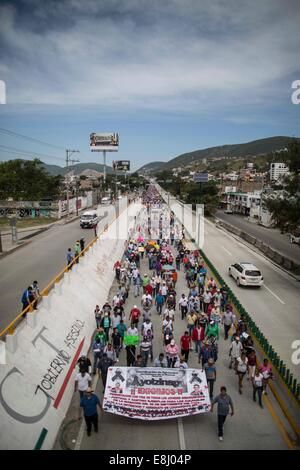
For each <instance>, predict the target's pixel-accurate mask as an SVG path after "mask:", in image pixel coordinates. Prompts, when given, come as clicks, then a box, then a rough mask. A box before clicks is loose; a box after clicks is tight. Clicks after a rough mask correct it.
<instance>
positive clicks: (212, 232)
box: [203, 220, 300, 380]
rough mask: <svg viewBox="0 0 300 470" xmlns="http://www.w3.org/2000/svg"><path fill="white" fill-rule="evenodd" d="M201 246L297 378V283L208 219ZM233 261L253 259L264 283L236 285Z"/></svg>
mask: <svg viewBox="0 0 300 470" xmlns="http://www.w3.org/2000/svg"><path fill="white" fill-rule="evenodd" d="M203 249H204V251H205V253H206V255H207V256H208V257H209V259H210V260H211V261H212V262H213V264H214V265H215V266H216V267H217V269H218V271H219V272H220V274H221V275H222V277H223V278H224V280H225V281H226V282H227V284H228V285H229V287H230V288H231V289H232V290H233V292H234V293H235V294H236V295H237V297H238V298H239V300H240V302H241V303H242V304H243V306H244V307H245V308H246V310H247V311H248V312H249V314H250V315H251V316H252V318H253V319H254V321H255V322H256V323H257V325H258V326H259V328H260V329H261V331H262V332H263V333H264V334H265V336H266V337H267V338H268V339H269V341H270V343H271V344H272V345H273V347H274V348H275V350H276V351H277V352H278V353H279V355H280V357H281V358H282V359H283V361H284V362H285V363H286V364H287V365H288V367H290V368H291V369H292V371H293V373H294V377H297V378H298V380H300V371H299V366H296V365H293V364H292V362H291V355H292V352H293V349H292V343H293V341H294V340H296V339H299V338H300V324H299V305H300V291H299V283H298V282H297V281H296V280H295V279H294V278H292V277H291V276H289V275H288V274H286V273H285V272H284V271H282V270H281V269H280V268H278V267H277V266H275V265H273V264H272V263H271V262H270V261H268V260H267V259H266V258H264V257H263V256H262V255H260V254H259V253H256V252H255V251H253V250H252V249H251V248H248V247H247V246H246V245H244V244H243V243H242V242H240V241H238V240H236V239H235V238H233V237H232V236H231V235H229V234H228V233H227V232H225V231H223V230H220V229H217V228H216V227H215V226H214V225H212V224H210V223H209V222H208V221H207V220H206V223H205V241H204V246H203ZM236 261H251V262H253V263H254V264H255V265H256V266H257V267H258V268H259V269H261V271H262V272H263V275H264V282H265V285H264V286H263V287H261V288H260V289H259V288H251V287H237V285H236V282H235V281H234V280H233V278H231V277H229V275H228V267H229V265H230V264H233V263H234V262H236Z"/></svg>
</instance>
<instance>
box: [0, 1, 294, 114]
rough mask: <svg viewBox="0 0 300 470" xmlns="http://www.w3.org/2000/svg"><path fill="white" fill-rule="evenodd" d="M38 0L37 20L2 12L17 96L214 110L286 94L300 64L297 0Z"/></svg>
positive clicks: (12, 93)
mask: <svg viewBox="0 0 300 470" xmlns="http://www.w3.org/2000/svg"><path fill="white" fill-rule="evenodd" d="M29 4H31V5H32V9H33V11H32V24H31V23H30V19H28V18H27V19H26V21H25V22H24V24H23V22H22V21H20V16H19V14H18V8H14V7H12V6H3V7H2V8H1V11H0V16H1V18H2V19H1V24H0V26H1V37H2V42H3V49H4V54H3V58H2V68H0V70H1V73H2V76H1V77H0V78H2V79H4V80H5V81H6V83H7V94H8V96H7V100H8V103H9V102H11V103H44V104H47V103H52V104H99V105H102V106H103V107H110V106H112V107H115V108H118V107H129V108H132V109H135V108H139V109H141V108H147V109H169V110H174V111H181V110H182V111H193V112H194V111H199V110H202V111H203V112H209V111H210V110H211V109H217V108H218V107H222V106H225V107H226V106H239V107H241V106H243V105H247V104H253V103H255V102H256V103H257V105H262V104H265V105H268V104H270V103H273V102H274V101H277V100H280V97H279V96H278V90H281V91H282V90H283V88H282V83H283V81H284V80H286V79H287V77H289V76H291V75H292V74H296V73H297V72H298V71H299V61H298V56H299V46H300V39H299V34H298V28H299V8H298V9H294V8H295V6H297V3H296V2H294V1H293V0H290V1H289V2H284V1H280V0H274V1H265V2H260V1H259V0H256V1H253V0H252V1H250V0H246V1H245V2H239V1H235V0H228V1H226V2H224V1H215V2H211V1H203V2H202V1H201V2H199V1H196V0H186V1H184V2H182V1H181V0H166V1H164V2H157V1H153V2H145V1H144V0H139V1H138V0H130V1H128V0H127V1H126V2H120V1H116V0H110V1H109V2H107V1H101V2H98V1H96V0H86V1H85V2H81V1H79V0H70V1H61V2H58V3H57V2H53V1H49V2H37V3H36V2H34V1H31V2H29ZM287 4H288V7H287ZM41 5H42V6H41ZM55 5H57V11H56V13H57V16H55V10H54V9H55ZM289 8H290V9H289ZM47 18H49V25H50V26H49V27H45V28H44V29H43V28H41V29H39V27H38V26H39V23H38V21H41V22H42V21H44V20H46V19H47ZM50 20H51V21H50ZM60 23H62V24H61V25H60ZM296 78H297V77H296Z"/></svg>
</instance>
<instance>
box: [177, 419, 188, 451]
mask: <svg viewBox="0 0 300 470" xmlns="http://www.w3.org/2000/svg"><path fill="white" fill-rule="evenodd" d="M177 424H178V434H179V446H180V450H186V446H185V438H184V429H183V422H182V418H177Z"/></svg>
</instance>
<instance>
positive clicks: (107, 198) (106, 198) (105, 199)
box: [101, 196, 111, 206]
mask: <svg viewBox="0 0 300 470" xmlns="http://www.w3.org/2000/svg"><path fill="white" fill-rule="evenodd" d="M101 204H103V205H106V206H107V205H109V204H111V199H110V197H107V196H106V197H103V198H102V199H101Z"/></svg>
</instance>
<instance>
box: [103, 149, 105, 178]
mask: <svg viewBox="0 0 300 470" xmlns="http://www.w3.org/2000/svg"><path fill="white" fill-rule="evenodd" d="M103 176H104V177H103V179H104V183H106V150H103Z"/></svg>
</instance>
